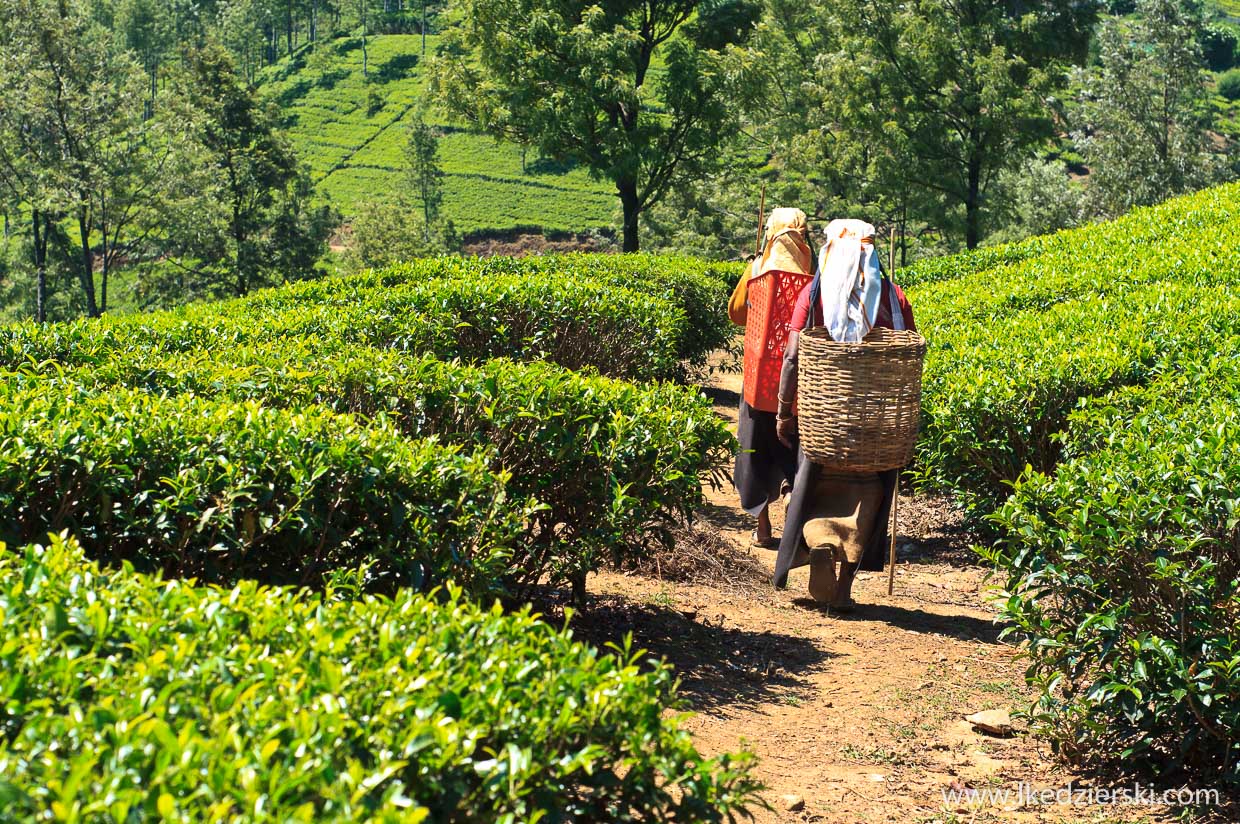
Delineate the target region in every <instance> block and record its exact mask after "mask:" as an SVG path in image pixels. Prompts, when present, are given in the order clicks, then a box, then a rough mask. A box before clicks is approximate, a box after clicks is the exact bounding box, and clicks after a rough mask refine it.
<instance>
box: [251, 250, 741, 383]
mask: <svg viewBox="0 0 1240 824" xmlns="http://www.w3.org/2000/svg"><path fill="white" fill-rule="evenodd" d="M729 268H730V267H728V266H727V265H722V264H705V263H703V262H701V261H693V260H692V259H691V258H679V257H661V256H650V255H635V256H617V255H565V256H548V257H529V258H503V257H493V258H483V259H472V258H470V259H467V258H438V259H432V260H425V261H415V262H412V263H407V264H401V265H398V266H393V267H390V268H388V269H383V270H379V271H374V272H367V273H364V274H361V275H356V276H352V277H348V278H332V279H327V280H320V281H313V282H303V283H301V284H296V285H293V286H290V287H286V288H281V289H277V290H271V291H267V292H263V293H259V294H257V295H255V296H254V297H253V298H250V299H248V300H247V301H245V302H244V304H243V306H242V311H245V312H246V313H247V314H249V315H250V316H251V317H254V318H255V319H256V320H257V319H260V318H262V317H266V316H269V315H270V314H271V313H283V312H287V311H289V310H290V309H292V308H294V307H300V308H301V309H302V310H303V311H304V310H306V309H307V308H308V307H311V306H332V307H336V308H337V309H338V310H342V311H345V312H348V313H351V314H352V313H358V314H360V315H361V316H362V317H363V318H364V316H365V315H366V314H367V313H366V311H361V312H360V313H359V312H358V309H359V306H362V305H368V306H372V307H375V308H377V309H381V310H391V311H399V310H403V311H405V312H415V313H417V314H419V315H428V316H430V317H434V318H436V319H437V320H436V323H438V324H442V325H444V326H445V327H446V328H448V329H450V330H454V332H455V336H454V338H453V342H452V343H451V344H450V351H449V350H447V349H436V350H434V351H437V352H438V353H439V354H440V355H441V356H442V357H461V358H463V359H465V360H475V361H476V360H484V359H486V358H489V357H511V358H516V359H522V360H526V359H534V358H543V359H546V360H550V361H553V362H555V363H559V364H561V365H562V366H566V367H568V368H571V369H580V368H582V367H593V368H595V369H598V370H599V371H600V372H601V373H602V374H604V375H609V376H613V377H624V378H630V379H650V378H683V377H685V375H686V373H685V371H684V370H685V367H686V366H687V367H689V368H691V369H695V368H700V367H702V366H704V365H705V363H706V360H707V357H708V356H709V355H710V354H711V353H712V352H714V351H715V350H717V349H720V348H723V347H725V346H727V345H728V344H729V343H730V342H731V340H732V337H733V334H734V333H733V330H732V328H731V326H730V324H729V323H728V319H727V316H726V313H724V312H723V311H722V308H721V307H724V306H726V304H727V299H728V294H729V289H728V282H727V279H726V278H727V275H728V274H729ZM363 322H364V321H363ZM354 340H357V339H354ZM401 348H405V349H410V350H417V351H430V350H429V349H428V347H427V346H426V345H424V344H422V343H421V342H420V341H416V340H411V341H410V342H409V343H408V344H407V345H405V346H402V347H401Z"/></svg>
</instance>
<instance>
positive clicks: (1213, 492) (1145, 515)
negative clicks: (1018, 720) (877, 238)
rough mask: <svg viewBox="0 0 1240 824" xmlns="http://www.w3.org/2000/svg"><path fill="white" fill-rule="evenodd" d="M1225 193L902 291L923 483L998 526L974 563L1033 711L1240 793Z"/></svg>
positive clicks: (1236, 336) (1231, 237) (1084, 754)
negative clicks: (996, 588) (911, 332)
mask: <svg viewBox="0 0 1240 824" xmlns="http://www.w3.org/2000/svg"><path fill="white" fill-rule="evenodd" d="M1237 200H1240V187H1237V186H1235V185H1232V186H1225V187H1221V188H1218V189H1214V190H1209V191H1205V192H1200V193H1197V194H1195V195H1191V196H1189V197H1185V198H1179V199H1177V200H1174V201H1168V202H1167V203H1165V204H1162V205H1160V206H1157V207H1154V208H1151V209H1143V210H1138V211H1136V212H1133V213H1132V214H1130V215H1128V216H1126V217H1125V218H1122V219H1120V220H1118V221H1115V222H1113V223H1109V224H1102V225H1097V226H1089V227H1085V228H1082V229H1078V230H1072V231H1069V232H1061V233H1059V234H1057V235H1054V236H1053V237H1050V238H1044V239H1041V242H1042V245H1041V248H1040V250H1038V251H1037V252H1036V254H1031V255H1028V256H1024V255H1017V256H1016V257H1015V258H1013V259H1011V260H1007V261H1005V262H1001V263H999V264H997V265H992V263H993V261H986V260H985V257H984V256H982V257H977V256H974V257H971V258H967V259H965V260H963V261H962V268H963V269H964V270H965V272H964V274H962V275H961V276H960V277H958V278H956V279H952V280H946V279H945V280H942V281H941V282H938V283H931V282H928V281H927V282H926V283H925V285H924V286H920V287H917V288H915V289H914V290H913V300H914V303H915V305H916V307H917V310H918V319H919V321H921V323H922V328H923V329H924V331H925V333H926V335H927V337H928V338H929V340H930V342H931V350H930V354H929V355H928V359H927V379H926V391H925V394H924V395H923V402H924V409H925V412H926V416H925V431H924V433H923V438H922V441H921V443H920V445H919V448H918V464H917V467H916V475H917V477H918V479H919V480H920V481H921V482H922V483H923V484H924V485H927V486H935V487H939V488H945V489H949V490H952V491H955V492H957V493H958V494H961V495H962V496H964V497H965V499H966V500H967V501H968V502H969V503H971V504H972V505H973V506H974V507H975V508H976V510H977V511H978V512H979V513H992V517H990V518H989V524H990V527H991V528H992V529H993V537H995V539H996V540H995V542H994V543H993V545H991V546H988V547H986V548H984V549H983V550H982V553H983V555H984V556H985V557H986V558H987V559H988V560H990V561H991V562H993V563H994V564H995V565H996V566H997V567H998V569H999V573H998V574H999V575H1000V578H1001V580H1003V582H1004V584H1005V586H1004V589H1005V596H1006V597H1005V600H1004V602H1003V613H1004V618H1006V619H1007V620H1008V621H1009V622H1010V629H1009V633H1011V634H1013V635H1015V636H1017V637H1020V638H1021V639H1022V640H1024V641H1025V643H1026V651H1027V653H1028V655H1029V656H1030V659H1031V666H1030V669H1029V672H1028V674H1029V678H1030V682H1031V683H1032V684H1033V685H1034V686H1036V687H1037V688H1038V690H1039V700H1038V703H1037V706H1036V707H1035V714H1034V717H1035V719H1036V720H1037V721H1038V723H1039V725H1040V727H1041V729H1042V731H1044V732H1046V733H1047V734H1049V735H1050V736H1051V737H1052V740H1053V741H1054V742H1055V743H1056V744H1057V745H1058V746H1060V747H1061V748H1062V749H1063V750H1064V751H1065V752H1067V753H1068V754H1070V755H1072V756H1074V757H1077V758H1080V759H1083V760H1092V761H1105V760H1111V761H1114V760H1119V761H1120V762H1121V764H1123V765H1126V766H1130V767H1134V768H1138V769H1143V770H1149V771H1154V772H1157V774H1158V775H1159V778H1160V780H1161V781H1164V782H1181V781H1189V780H1192V781H1197V782H1200V780H1201V779H1202V778H1206V777H1208V778H1209V779H1211V780H1214V779H1219V780H1222V781H1228V782H1233V783H1234V782H1237V781H1238V780H1240V767H1238V766H1237V765H1238V764H1240V747H1238V745H1237V743H1236V742H1237V741H1240V631H1238V629H1237V627H1240V591H1238V588H1240V583H1238V579H1240V539H1238V537H1237V536H1238V535H1240V532H1238V531H1237V524H1238V523H1240V518H1238V516H1237V509H1238V508H1240V499H1237V498H1236V495H1235V492H1234V490H1235V489H1236V488H1238V486H1240V484H1238V481H1240V478H1238V477H1237V469H1236V467H1237V465H1240V464H1238V462H1237V457H1240V456H1238V455H1237V454H1236V444H1237V443H1238V442H1240V441H1237V437H1238V435H1240V417H1238V414H1237V412H1236V409H1237V408H1240V300H1238V299H1237V298H1236V297H1235V296H1234V292H1235V285H1236V283H1237V282H1240V243H1238V242H1237V241H1240V218H1238V217H1237V214H1238V213H1237V210H1236V208H1235V204H1236V202H1237ZM936 266H937V270H936V271H939V272H942V273H947V272H950V270H951V266H950V263H949V262H940V263H938V264H936ZM1210 786H1213V784H1211V785H1210Z"/></svg>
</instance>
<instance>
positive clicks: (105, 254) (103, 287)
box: [99, 201, 111, 314]
mask: <svg viewBox="0 0 1240 824" xmlns="http://www.w3.org/2000/svg"><path fill="white" fill-rule="evenodd" d="M105 202H106V201H105ZM100 211H101V212H105V213H106V211H105V210H104V209H101V210H100ZM99 223H100V229H101V230H102V231H101V235H102V240H101V243H102V244H103V249H102V254H101V256H100V264H101V266H100V269H101V272H100V275H101V276H100V278H99V313H100V314H103V313H105V312H107V311H108V270H109V269H110V268H111V267H110V266H109V265H108V258H109V257H111V255H110V253H109V250H108V222H107V221H106V220H101V221H100V222H99Z"/></svg>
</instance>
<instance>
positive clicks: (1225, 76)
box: [1218, 69, 1240, 100]
mask: <svg viewBox="0 0 1240 824" xmlns="http://www.w3.org/2000/svg"><path fill="white" fill-rule="evenodd" d="M1218 93H1219V94H1221V95H1222V96H1223V97H1225V98H1227V99H1228V100H1240V69H1229V70H1228V71H1225V72H1223V73H1222V74H1220V75H1219V77H1218Z"/></svg>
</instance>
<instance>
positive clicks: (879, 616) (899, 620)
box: [792, 598, 1003, 644]
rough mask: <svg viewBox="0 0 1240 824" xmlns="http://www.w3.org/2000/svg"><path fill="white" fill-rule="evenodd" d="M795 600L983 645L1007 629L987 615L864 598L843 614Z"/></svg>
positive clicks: (856, 617) (843, 616) (993, 641)
mask: <svg viewBox="0 0 1240 824" xmlns="http://www.w3.org/2000/svg"><path fill="white" fill-rule="evenodd" d="M792 602H793V603H794V604H796V605H797V606H799V607H802V608H804V609H808V610H814V611H815V612H821V613H823V614H824V615H829V616H830V617H831V618H833V619H835V620H838V621H881V622H883V623H885V624H890V625H891V626H893V627H899V628H900V629H904V630H908V631H910V632H924V633H927V634H930V635H945V636H948V637H949V638H955V639H957V640H960V641H974V642H978V643H982V644H999V643H1001V642H1000V641H999V633H1000V632H1002V631H1003V627H1002V626H1000V625H997V624H995V623H993V622H991V621H988V620H985V619H983V618H974V617H973V616H971V615H940V614H938V613H935V612H927V611H926V610H924V609H908V608H907V607H901V606H896V605H894V604H867V603H864V602H860V601H859V602H858V603H857V606H856V609H854V610H853V611H852V612H849V613H840V612H835V611H834V610H831V609H830V608H828V607H827V606H825V605H824V604H819V603H818V602H816V601H814V600H813V599H810V598H794V599H793V601H792Z"/></svg>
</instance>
